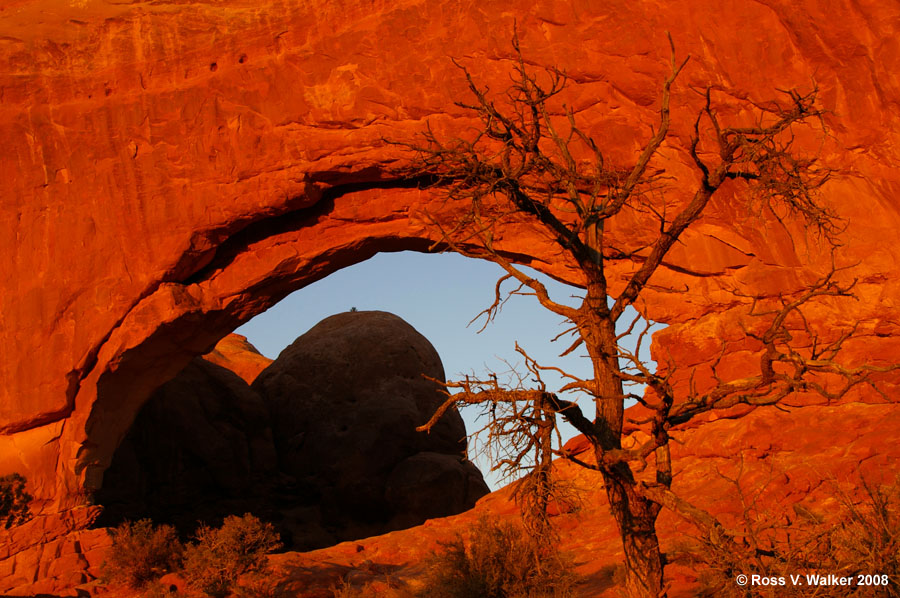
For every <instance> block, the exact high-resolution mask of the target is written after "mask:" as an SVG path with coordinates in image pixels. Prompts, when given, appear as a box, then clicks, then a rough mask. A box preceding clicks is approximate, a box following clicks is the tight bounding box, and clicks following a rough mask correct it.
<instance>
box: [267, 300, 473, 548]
mask: <svg viewBox="0 0 900 598" xmlns="http://www.w3.org/2000/svg"><path fill="white" fill-rule="evenodd" d="M423 374H424V375H427V376H429V377H432V378H436V379H443V378H444V369H443V366H442V364H441V361H440V357H439V356H438V354H437V352H436V351H435V350H434V347H432V346H431V343H429V342H428V340H427V339H426V338H425V337H423V336H422V335H421V334H419V333H418V332H417V331H416V330H415V329H414V328H413V327H412V326H410V325H409V324H407V323H406V322H404V321H403V320H402V319H400V318H398V317H397V316H395V315H393V314H389V313H385V312H377V311H373V312H346V313H341V314H337V315H334V316H331V317H329V318H326V319H325V320H323V321H322V322H320V323H319V324H317V325H316V326H314V327H313V328H312V329H311V330H310V331H309V332H307V333H306V334H304V335H303V336H301V337H300V338H298V339H297V340H296V341H294V343H293V344H291V345H290V346H289V347H288V348H286V349H285V350H284V351H283V352H282V353H281V355H280V356H279V357H278V359H277V360H275V362H274V363H273V364H272V365H270V366H269V367H268V368H266V369H265V370H264V371H263V372H262V373H261V374H260V375H259V376H258V377H257V378H256V381H255V382H254V383H253V385H252V388H253V389H254V390H256V391H257V392H258V393H259V394H260V396H262V397H263V399H264V400H265V401H266V403H267V405H268V407H269V410H270V412H271V415H272V431H273V434H274V439H275V445H276V447H277V450H278V455H279V460H280V467H281V470H282V471H283V472H284V473H286V474H288V475H290V476H291V477H293V478H294V479H296V480H297V481H298V483H299V484H300V486H301V487H306V488H315V491H316V492H317V493H318V500H317V501H316V502H317V504H318V506H319V508H320V513H321V519H322V522H323V525H324V526H325V527H326V528H328V529H330V530H332V533H333V534H334V535H335V538H336V539H337V540H348V539H351V538H354V537H361V536H367V535H371V534H374V533H383V532H385V531H388V530H390V529H397V528H399V527H405V526H409V525H417V524H419V523H422V522H423V521H425V520H426V519H428V518H430V517H437V516H443V515H450V514H454V513H459V512H461V511H463V510H465V509H467V508H470V507H472V506H474V504H475V501H476V500H477V499H478V498H480V497H481V496H483V495H484V494H487V492H488V488H487V485H486V484H485V483H484V481H483V479H482V478H481V474H480V472H478V470H477V469H476V468H475V467H474V466H473V465H471V464H470V463H468V462H466V461H464V459H463V457H464V455H465V450H466V449H465V436H466V432H465V426H464V424H463V421H462V418H460V416H459V414H458V413H456V412H453V413H448V414H447V415H446V416H445V417H444V418H443V419H442V420H441V421H440V422H439V423H438V424H437V425H436V426H435V427H434V429H433V430H432V432H431V434H425V433H421V432H416V431H415V427H416V426H418V425H421V424H422V423H424V422H425V421H427V420H428V418H429V417H430V416H431V414H432V413H434V410H435V409H436V408H437V406H438V405H439V404H440V402H441V399H442V397H443V395H441V394H440V392H439V391H438V387H437V385H436V384H435V383H434V382H432V381H429V380H427V379H426V378H424V377H423ZM426 496H427V497H430V499H426V498H425V497H426Z"/></svg>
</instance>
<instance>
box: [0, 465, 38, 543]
mask: <svg viewBox="0 0 900 598" xmlns="http://www.w3.org/2000/svg"><path fill="white" fill-rule="evenodd" d="M29 502H31V496H30V495H29V494H28V493H27V492H25V478H23V477H22V476H21V475H19V474H17V473H11V474H9V475H5V476H3V477H0V523H2V524H3V527H4V529H9V528H11V527H12V526H14V525H20V524H22V523H25V522H26V521H28V519H29V518H30V517H31V514H30V512H29V510H28V503H29Z"/></svg>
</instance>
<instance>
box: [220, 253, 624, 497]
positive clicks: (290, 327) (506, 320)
mask: <svg viewBox="0 0 900 598" xmlns="http://www.w3.org/2000/svg"><path fill="white" fill-rule="evenodd" d="M502 274H503V271H502V270H501V268H500V267H499V266H497V265H496V264H493V263H491V262H487V261H483V260H476V259H470V258H465V257H462V256H460V255H458V254H453V253H445V254H423V253H416V252H410V251H404V252H399V253H381V254H378V255H376V256H375V257H373V258H371V259H369V260H367V261H365V262H361V263H359V264H356V265H354V266H350V267H347V268H344V269H343V270H339V271H338V272H335V273H334V274H331V275H330V276H328V277H326V278H325V279H323V280H320V281H319V282H316V283H314V284H311V285H309V286H307V287H305V288H303V289H300V290H299V291H296V292H295V293H293V294H291V295H290V296H288V297H286V298H285V299H283V300H282V301H281V302H279V303H278V304H277V305H275V306H273V307H272V308H270V309H269V310H268V311H266V312H264V313H262V314H260V315H258V316H256V317H255V318H253V319H252V320H251V321H249V322H247V323H246V324H244V325H243V326H241V327H240V328H238V329H237V330H236V332H237V333H238V334H243V335H244V336H246V337H247V338H248V339H249V340H250V342H251V343H253V345H254V346H256V348H257V349H259V351H260V352H261V353H262V354H263V355H266V356H267V357H270V358H273V359H274V358H275V357H277V356H278V354H279V353H280V352H281V350H282V349H284V348H285V347H286V346H287V345H289V344H290V343H292V342H293V341H294V339H296V338H297V337H298V336H300V335H301V334H303V333H304V332H306V331H307V330H309V329H310V328H312V327H313V326H314V325H315V324H316V323H318V322H319V321H321V320H322V319H323V318H326V317H328V316H330V315H332V314H335V313H339V312H342V311H348V310H350V309H351V308H353V307H355V308H357V309H358V310H360V311H363V310H381V311H388V312H391V313H394V314H396V315H398V316H400V317H401V318H403V319H404V320H406V321H407V322H409V323H410V324H411V325H412V326H413V327H414V328H415V329H416V330H418V331H419V332H420V333H421V334H422V335H424V336H425V338H427V339H428V340H429V341H431V343H432V345H434V347H435V348H436V349H437V351H438V354H439V355H440V356H441V360H442V361H443V363H444V371H445V372H446V374H447V376H448V378H451V379H453V378H456V377H460V376H461V375H465V374H467V373H468V374H471V373H474V374H476V375H484V373H485V372H486V371H487V370H488V369H490V370H492V371H495V372H498V373H500V372H504V371H507V370H509V366H508V365H507V364H506V363H504V360H505V361H506V362H509V364H511V365H514V366H521V365H522V359H521V358H520V357H519V355H518V354H517V353H516V352H515V343H516V341H518V342H519V344H520V345H521V346H522V347H523V348H524V349H525V350H526V351H527V352H528V353H529V355H531V356H532V357H534V358H535V359H537V360H538V361H539V362H540V363H542V364H543V365H556V366H560V367H563V368H564V369H566V370H567V371H570V372H572V373H574V374H576V375H583V376H585V377H587V376H588V374H589V371H590V364H589V363H588V361H587V359H585V358H584V357H583V355H584V351H580V350H579V351H575V352H574V353H573V354H571V355H569V356H567V357H566V358H562V359H561V358H559V357H558V355H559V353H561V352H562V351H563V350H564V349H565V348H566V347H567V346H568V344H569V343H568V342H566V340H567V339H569V338H570V337H566V338H565V339H561V340H559V341H557V342H554V343H551V342H549V341H550V339H552V338H553V337H555V336H556V335H557V334H559V333H560V332H562V331H563V330H565V327H564V326H563V325H562V320H561V318H560V317H559V316H557V315H556V314H553V313H551V312H549V311H547V310H545V309H543V308H542V307H540V305H539V304H538V303H537V300H536V299H535V298H534V297H524V296H513V297H512V298H511V299H510V300H509V301H508V302H507V303H506V305H505V306H504V307H503V310H502V312H501V313H500V315H499V316H498V317H497V318H496V319H495V321H494V322H492V323H491V324H490V325H489V326H488V327H487V328H486V329H485V330H484V331H483V332H481V333H480V334H479V333H478V330H479V329H480V328H481V324H482V323H483V321H482V320H479V321H478V322H476V323H473V324H472V325H469V321H470V320H472V318H474V317H475V316H476V315H478V313H479V312H480V311H481V310H483V309H484V308H485V307H487V306H488V305H490V303H491V302H492V301H493V296H494V285H495V284H496V281H497V279H498V278H499V277H500V276H502ZM536 275H537V276H539V277H540V278H541V279H542V280H543V281H544V283H545V284H547V285H548V288H549V290H550V292H551V297H554V299H556V300H558V301H565V300H566V299H567V298H569V297H571V296H572V295H577V294H579V292H580V289H578V288H576V287H569V286H566V285H563V284H561V283H558V282H556V281H554V280H552V279H549V278H547V277H545V276H543V275H540V274H537V273H536ZM624 319H625V320H628V321H629V322H630V321H631V318H629V317H626V318H624ZM501 379H502V378H501ZM545 381H547V382H548V390H556V388H555V387H554V384H555V385H561V384H559V379H558V378H553V377H551V376H549V375H547V376H545ZM570 398H571V397H570ZM585 409H586V411H587V412H588V413H591V410H590V409H588V408H587V405H586V406H585ZM462 415H463V418H464V419H465V421H466V428H467V430H469V431H470V432H471V431H473V430H475V429H477V428H479V427H481V424H480V423H478V422H476V421H475V416H476V413H475V412H474V410H465V409H464V410H463V411H462ZM564 433H565V436H566V438H568V437H571V436H572V435H574V430H572V429H571V428H568V429H565V430H564ZM470 446H471V445H470ZM473 460H474V461H475V463H476V464H477V465H478V466H479V468H481V470H482V472H484V474H485V478H486V479H487V481H488V484H489V485H490V486H491V487H492V488H493V489H496V488H497V487H499V486H500V485H502V483H501V482H500V477H499V476H498V475H497V474H491V473H490V472H489V470H490V463H489V462H488V461H487V460H486V459H485V458H483V457H479V456H478V455H473Z"/></svg>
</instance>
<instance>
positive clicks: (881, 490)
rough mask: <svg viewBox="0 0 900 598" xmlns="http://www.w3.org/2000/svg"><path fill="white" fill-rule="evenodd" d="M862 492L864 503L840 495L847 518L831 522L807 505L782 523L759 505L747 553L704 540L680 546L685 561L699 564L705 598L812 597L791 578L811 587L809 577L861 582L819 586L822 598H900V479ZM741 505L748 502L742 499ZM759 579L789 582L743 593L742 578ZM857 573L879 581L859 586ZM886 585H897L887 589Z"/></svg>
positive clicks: (744, 531)
mask: <svg viewBox="0 0 900 598" xmlns="http://www.w3.org/2000/svg"><path fill="white" fill-rule="evenodd" d="M862 487H863V489H864V490H865V492H864V494H863V496H862V498H861V499H856V500H853V499H851V498H850V497H849V496H848V495H847V494H846V493H844V492H841V491H840V490H837V491H836V494H837V501H836V503H837V504H838V505H839V506H840V511H839V512H838V513H836V514H835V515H836V516H835V517H834V518H833V519H832V518H829V519H828V520H826V519H825V518H824V517H822V516H821V515H818V514H816V513H813V512H812V511H810V510H809V509H807V508H805V507H803V506H801V505H795V507H794V516H793V517H787V516H781V517H778V518H776V517H773V516H772V514H771V513H768V512H765V511H760V510H758V509H757V508H756V507H755V505H754V508H752V509H749V508H748V509H746V510H745V512H744V516H743V521H741V522H740V524H739V525H740V528H741V530H740V533H741V535H742V536H743V537H744V540H743V545H744V546H745V547H746V551H745V553H743V554H738V553H735V552H734V551H732V550H730V549H729V548H728V547H725V546H720V545H717V544H715V543H713V542H710V541H709V540H708V539H700V540H699V541H697V542H695V543H692V544H683V545H682V546H681V547H679V550H678V551H677V552H679V553H680V554H679V555H678V560H681V561H684V562H687V563H690V564H693V565H699V567H698V568H699V569H700V575H699V581H700V587H699V588H698V591H697V595H698V596H702V597H706V596H709V597H712V596H716V597H723V598H738V597H740V598H745V597H757V596H759V597H768V596H776V595H777V596H778V597H779V598H790V597H793V596H797V597H800V596H810V595H812V594H811V593H810V588H809V587H808V586H806V585H794V584H793V583H792V582H791V581H790V576H791V575H795V576H796V575H801V582H802V583H804V584H805V582H806V578H805V575H806V574H807V573H809V574H826V575H827V574H829V573H833V574H835V575H839V576H851V577H853V578H854V584H853V585H851V586H818V587H816V588H815V596H817V597H819V598H845V597H846V598H851V597H858V598H862V597H868V596H879V597H880V596H884V597H889V598H900V588H898V586H897V580H898V579H900V479H898V481H896V482H895V483H894V484H892V485H887V486H872V485H870V484H868V483H866V482H865V481H864V480H863V482H862ZM739 492H740V488H739ZM741 498H742V500H744V499H745V498H746V497H745V496H744V495H743V494H742V495H741ZM752 503H753V501H750V504H752ZM754 573H755V574H759V575H761V576H764V577H782V578H784V579H785V580H787V583H786V585H785V586H780V587H775V588H772V587H752V586H748V587H740V586H738V585H737V584H736V583H735V582H734V579H735V576H736V575H737V574H745V575H751V574H754ZM857 574H863V575H865V574H870V575H875V574H877V575H878V576H879V582H877V583H875V584H874V585H856V583H855V581H856V575H857ZM881 576H885V577H884V578H882V577H881ZM881 579H887V580H889V583H888V584H887V585H882V584H880V580H881Z"/></svg>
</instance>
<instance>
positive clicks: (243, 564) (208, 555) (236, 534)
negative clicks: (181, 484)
mask: <svg viewBox="0 0 900 598" xmlns="http://www.w3.org/2000/svg"><path fill="white" fill-rule="evenodd" d="M196 540H197V543H196V544H192V545H190V546H188V547H187V549H186V550H185V558H184V572H185V577H186V578H187V580H188V583H190V584H191V585H192V586H194V587H195V588H197V589H199V590H201V591H202V592H204V593H206V594H208V595H210V596H213V597H214V598H222V597H223V596H226V595H228V593H229V592H230V591H231V589H232V587H234V586H235V584H236V582H237V580H238V577H240V576H241V575H244V574H246V573H254V572H257V573H260V572H263V571H265V570H266V569H267V566H268V562H267V560H266V555H267V554H268V553H270V552H272V551H273V550H276V549H277V548H279V547H280V546H281V542H280V541H279V540H278V534H276V533H275V530H274V528H273V527H272V525H271V524H269V523H262V522H261V521H260V520H259V519H257V518H256V517H254V516H253V515H251V514H249V513H247V514H246V515H244V516H243V517H237V516H234V515H232V516H230V517H227V518H226V519H225V522H224V523H223V524H222V527H221V528H218V529H215V528H211V527H208V526H205V525H202V526H200V528H199V529H198V530H197V534H196Z"/></svg>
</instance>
